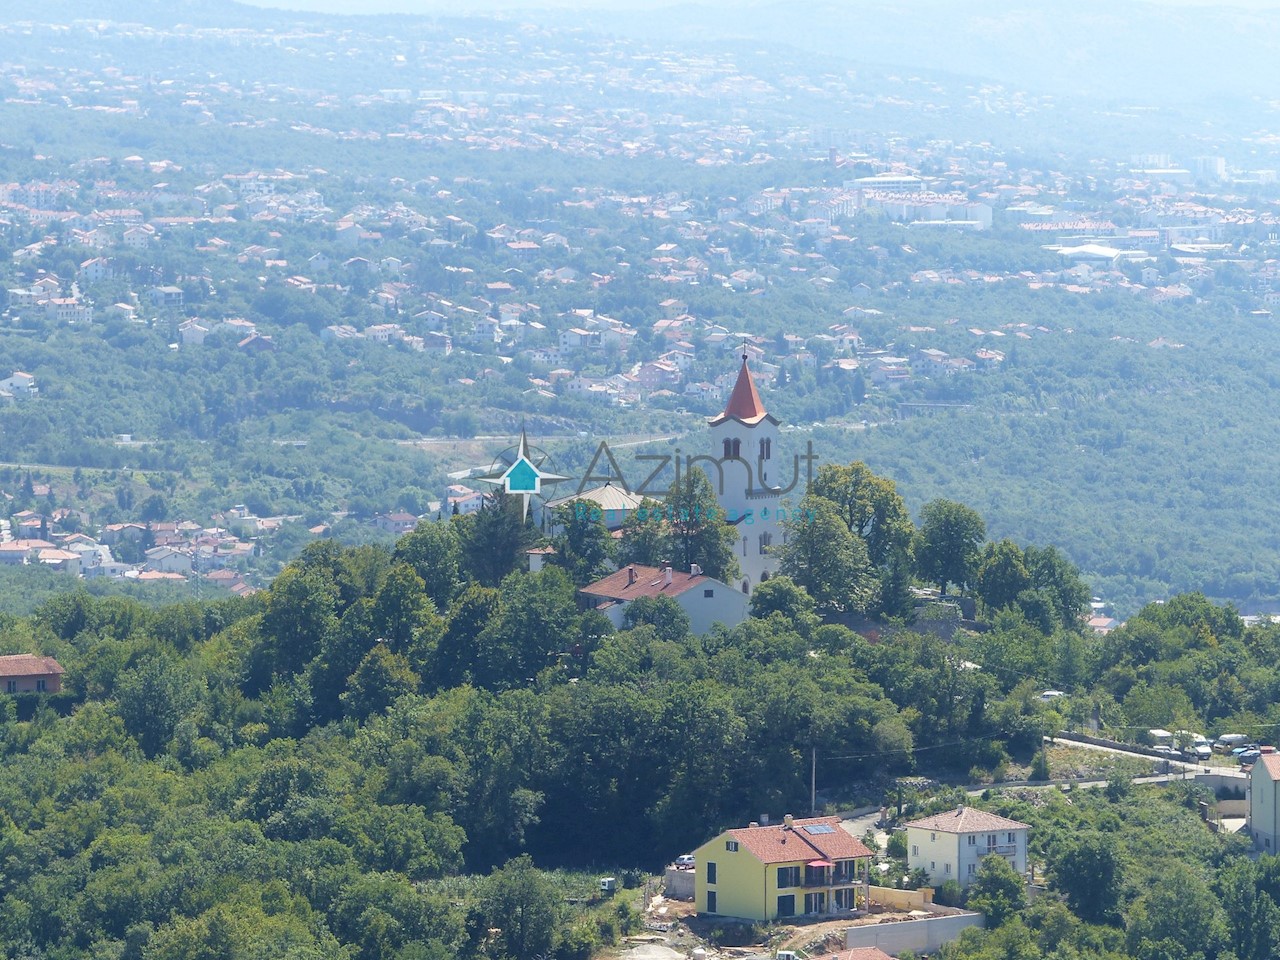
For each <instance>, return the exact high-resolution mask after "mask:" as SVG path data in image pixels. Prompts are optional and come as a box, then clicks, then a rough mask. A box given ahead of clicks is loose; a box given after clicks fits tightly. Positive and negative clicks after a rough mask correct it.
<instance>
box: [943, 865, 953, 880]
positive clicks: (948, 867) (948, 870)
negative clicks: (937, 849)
mask: <svg viewBox="0 0 1280 960" xmlns="http://www.w3.org/2000/svg"><path fill="white" fill-rule="evenodd" d="M942 872H943V873H945V874H946V875H947V876H948V877H949V876H951V864H949V863H944V864H943V865H942Z"/></svg>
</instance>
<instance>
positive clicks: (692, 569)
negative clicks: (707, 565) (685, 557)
mask: <svg viewBox="0 0 1280 960" xmlns="http://www.w3.org/2000/svg"><path fill="white" fill-rule="evenodd" d="M689 576H691V577H700V576H702V568H701V567H700V566H698V565H697V564H696V563H691V564H689Z"/></svg>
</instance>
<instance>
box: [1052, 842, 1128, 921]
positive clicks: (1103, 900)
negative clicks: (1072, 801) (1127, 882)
mask: <svg viewBox="0 0 1280 960" xmlns="http://www.w3.org/2000/svg"><path fill="white" fill-rule="evenodd" d="M1049 872H1050V875H1051V877H1052V880H1053V886H1054V887H1055V888H1056V889H1058V890H1060V891H1061V892H1062V894H1063V896H1064V897H1066V899H1067V905H1068V906H1069V907H1070V908H1071V911H1072V912H1073V913H1074V914H1075V915H1076V916H1078V917H1080V918H1081V919H1082V920H1088V921H1089V922H1090V923H1113V922H1115V920H1116V919H1117V918H1118V917H1119V910H1120V893H1121V890H1122V889H1123V885H1124V872H1125V871H1124V861H1123V860H1122V859H1121V856H1120V853H1119V851H1118V850H1117V849H1116V845H1115V843H1114V840H1113V838H1112V837H1109V836H1105V835H1103V834H1099V833H1086V834H1083V835H1081V836H1078V837H1076V838H1075V839H1074V840H1073V841H1071V842H1069V843H1067V844H1066V845H1065V846H1064V847H1063V848H1062V849H1061V850H1060V851H1059V852H1058V853H1057V854H1056V855H1054V856H1051V857H1050V859H1049Z"/></svg>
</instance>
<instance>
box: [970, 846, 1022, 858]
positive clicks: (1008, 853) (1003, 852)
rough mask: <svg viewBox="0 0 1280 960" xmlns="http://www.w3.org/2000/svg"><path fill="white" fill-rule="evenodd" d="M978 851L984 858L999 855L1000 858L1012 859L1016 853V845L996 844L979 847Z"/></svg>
mask: <svg viewBox="0 0 1280 960" xmlns="http://www.w3.org/2000/svg"><path fill="white" fill-rule="evenodd" d="M978 849H979V850H981V851H982V855H983V856H984V857H985V856H987V855H989V854H992V853H996V854H999V855H1000V856H1002V857H1012V856H1013V855H1014V854H1016V853H1017V852H1018V845H1017V844H1016V843H998V844H996V845H995V846H987V847H985V848H984V847H979V848H978Z"/></svg>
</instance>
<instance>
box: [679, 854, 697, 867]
mask: <svg viewBox="0 0 1280 960" xmlns="http://www.w3.org/2000/svg"><path fill="white" fill-rule="evenodd" d="M693 863H694V856H693V854H692V853H682V854H680V856H678V857H676V866H677V867H692V866H693Z"/></svg>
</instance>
